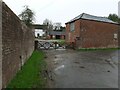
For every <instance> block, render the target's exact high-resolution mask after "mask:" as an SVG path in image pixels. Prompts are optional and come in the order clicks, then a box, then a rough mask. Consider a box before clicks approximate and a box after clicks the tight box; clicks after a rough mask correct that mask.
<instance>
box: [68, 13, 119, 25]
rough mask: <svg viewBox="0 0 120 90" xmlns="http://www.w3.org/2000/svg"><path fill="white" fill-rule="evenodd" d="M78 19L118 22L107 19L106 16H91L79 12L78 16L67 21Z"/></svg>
mask: <svg viewBox="0 0 120 90" xmlns="http://www.w3.org/2000/svg"><path fill="white" fill-rule="evenodd" d="M78 19H87V20H95V21H100V22H107V23H113V24H118V23H117V22H113V21H112V20H110V19H108V18H106V17H99V16H93V15H90V14H86V13H82V14H80V15H79V16H77V17H75V18H74V19H72V20H70V21H69V22H67V23H71V22H74V21H76V20H78ZM67 23H66V24H67Z"/></svg>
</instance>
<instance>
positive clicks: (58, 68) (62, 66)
mask: <svg viewBox="0 0 120 90" xmlns="http://www.w3.org/2000/svg"><path fill="white" fill-rule="evenodd" d="M64 67H65V65H61V66H59V67H57V68H56V69H55V71H57V70H60V69H62V68H64Z"/></svg>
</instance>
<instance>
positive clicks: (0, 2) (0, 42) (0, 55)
mask: <svg viewBox="0 0 120 90" xmlns="http://www.w3.org/2000/svg"><path fill="white" fill-rule="evenodd" d="M1 88H2V1H0V90H1Z"/></svg>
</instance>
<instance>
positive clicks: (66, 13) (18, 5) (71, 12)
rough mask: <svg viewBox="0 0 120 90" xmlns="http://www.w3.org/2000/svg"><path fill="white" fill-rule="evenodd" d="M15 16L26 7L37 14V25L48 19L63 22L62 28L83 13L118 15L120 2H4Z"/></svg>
mask: <svg viewBox="0 0 120 90" xmlns="http://www.w3.org/2000/svg"><path fill="white" fill-rule="evenodd" d="M3 1H4V2H5V3H6V4H7V5H8V6H9V7H10V8H11V9H12V10H13V11H14V12H15V14H17V15H18V14H20V13H21V12H22V10H23V9H24V8H23V6H24V5H28V6H29V8H30V9H32V10H33V11H34V12H35V18H36V21H35V23H38V24H42V23H43V20H45V19H46V18H48V19H50V20H52V22H53V23H55V22H61V23H62V26H65V23H66V22H67V21H69V20H71V19H73V18H74V17H76V16H78V15H79V14H81V13H83V12H84V13H87V14H91V15H96V16H103V17H104V16H108V15H109V14H110V13H115V14H118V1H120V0H3Z"/></svg>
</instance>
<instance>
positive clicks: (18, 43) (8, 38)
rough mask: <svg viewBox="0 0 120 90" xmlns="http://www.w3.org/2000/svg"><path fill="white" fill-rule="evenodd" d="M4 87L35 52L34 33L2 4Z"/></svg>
mask: <svg viewBox="0 0 120 90" xmlns="http://www.w3.org/2000/svg"><path fill="white" fill-rule="evenodd" d="M2 50H3V51H2V79H3V80H2V81H3V83H2V85H3V87H6V85H7V84H8V83H9V82H10V80H11V79H12V78H13V77H14V76H15V74H16V73H17V71H18V70H19V69H20V68H21V66H22V65H23V64H24V62H25V61H26V60H27V59H28V58H29V57H30V55H31V54H32V52H33V50H34V31H33V30H32V29H30V28H28V27H27V26H26V25H25V24H23V23H21V21H20V19H19V18H18V17H17V16H16V15H15V14H14V12H12V10H11V9H10V8H9V7H8V6H7V5H6V4H5V3H2Z"/></svg>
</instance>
